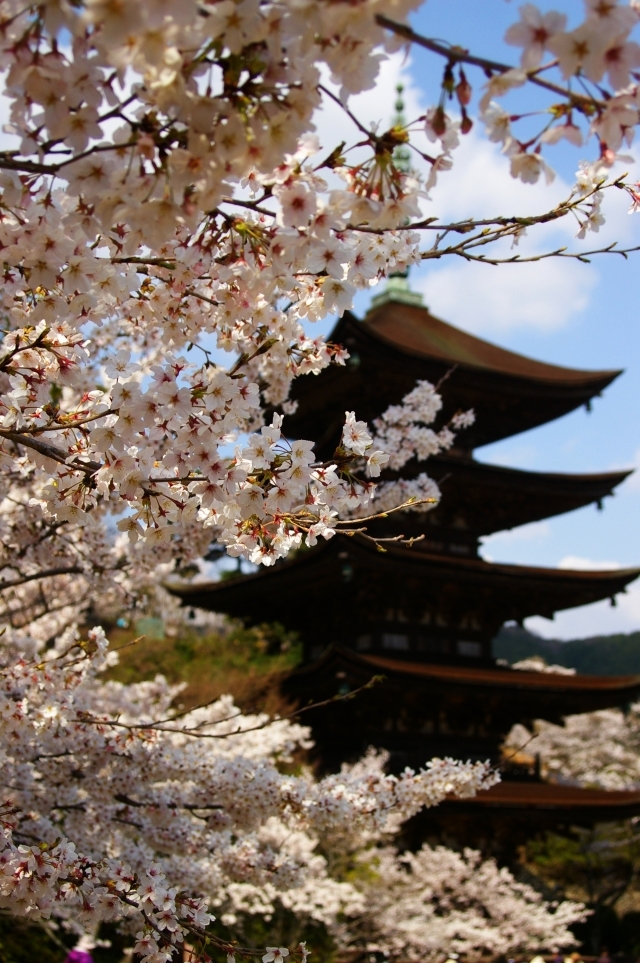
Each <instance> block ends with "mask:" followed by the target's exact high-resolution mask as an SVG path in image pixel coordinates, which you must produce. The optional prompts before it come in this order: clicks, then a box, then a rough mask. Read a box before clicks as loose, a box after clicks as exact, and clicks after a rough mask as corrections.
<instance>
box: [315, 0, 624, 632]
mask: <svg viewBox="0 0 640 963" xmlns="http://www.w3.org/2000/svg"><path fill="white" fill-rule="evenodd" d="M540 6H541V7H542V8H543V9H549V8H550V5H547V4H544V3H541V4H540ZM552 6H553V8H554V9H562V10H563V11H565V12H566V13H567V14H568V15H569V22H570V23H572V22H573V24H574V25H577V23H578V22H579V21H580V18H581V17H582V11H583V5H582V2H576V0H568V2H565V3H555V4H553V5H552ZM517 16H518V14H517V7H516V5H515V4H514V3H509V2H507V0H482V3H479V2H478V0H428V2H427V3H426V4H425V5H424V6H423V7H422V8H421V9H420V11H418V13H417V14H416V15H414V16H413V17H412V24H413V26H414V29H416V30H417V31H419V32H420V33H423V34H424V35H426V36H429V37H432V38H437V39H440V40H447V41H450V42H452V43H457V44H461V45H463V46H466V47H469V48H470V49H472V50H473V52H474V53H476V54H479V55H481V56H485V57H488V58H491V59H497V60H501V61H504V62H508V63H513V64H515V63H516V62H517V59H518V51H517V50H516V49H514V48H513V47H509V46H507V45H506V44H504V43H503V41H502V39H501V38H502V37H503V35H504V32H505V30H506V28H507V27H508V26H509V24H510V23H512V22H513V21H514V20H516V19H517ZM423 54H424V56H423ZM441 70H442V63H441V62H438V60H437V59H436V58H435V57H433V56H432V55H431V54H429V53H427V52H426V51H418V52H416V51H415V50H414V51H412V53H411V55H410V58H409V59H407V58H406V57H405V55H404V53H402V52H400V53H399V54H398V55H396V56H394V58H392V60H391V61H390V62H388V63H387V64H386V65H385V66H384V67H383V71H382V74H381V77H380V81H379V84H378V86H377V87H376V89H375V91H372V92H367V93H365V94H362V95H360V96H359V97H358V98H356V100H355V101H354V112H355V113H356V115H357V116H358V117H359V118H360V119H361V120H365V121H366V122H371V121H375V120H376V119H381V120H382V122H383V123H386V122H387V120H388V118H389V117H390V116H391V115H392V113H393V102H394V100H395V96H396V94H395V85H396V84H397V82H398V80H401V81H402V82H403V83H404V85H405V88H406V89H405V94H404V96H405V101H406V115H407V118H408V119H411V118H412V117H417V116H419V115H420V114H421V113H424V109H425V107H427V106H429V105H431V104H433V103H434V100H435V98H436V97H437V95H438V92H439V81H440V76H441V73H440V72H441ZM469 79H470V81H471V83H472V84H474V85H475V86H477V87H480V86H481V84H482V83H483V82H484V78H483V77H482V75H481V74H479V73H472V72H469ZM507 105H508V101H507ZM345 125H346V126H345ZM318 128H319V134H320V138H321V140H322V141H323V143H324V142H328V140H327V139H328V138H329V137H330V136H331V137H332V140H333V141H334V142H335V141H337V140H338V139H339V138H341V137H342V136H343V134H342V131H343V130H344V133H345V134H347V135H348V137H347V139H351V138H350V137H349V135H350V133H351V132H350V131H349V130H348V121H346V120H345V118H344V117H342V116H339V115H338V114H337V113H336V112H335V111H333V110H330V111H326V112H325V113H324V114H323V115H321V116H320V117H319V118H318ZM477 128H478V125H477V124H476V126H475V127H474V130H473V131H472V132H471V134H470V135H468V137H467V138H466V139H465V141H464V142H463V144H462V146H461V147H460V148H459V149H458V150H457V151H456V152H455V154H454V157H455V162H454V169H453V171H452V172H450V173H448V174H444V175H442V176H441V178H440V180H439V182H438V185H437V187H436V189H435V190H434V191H433V192H432V195H431V196H432V200H431V202H427V204H426V207H425V212H428V213H437V214H438V215H440V216H448V217H457V218H462V217H465V216H468V215H470V214H473V215H489V214H508V213H519V214H520V213H522V214H524V213H532V212H533V213H535V212H537V211H542V210H544V209H547V208H548V207H550V206H552V204H553V203H555V202H556V201H558V200H560V199H561V198H563V197H565V196H567V195H568V194H569V191H570V189H571V186H572V184H573V181H574V176H573V175H574V173H575V171H576V169H577V166H578V161H579V160H580V159H582V158H583V157H592V156H593V151H594V148H593V145H590V146H589V147H586V148H581V149H577V148H573V147H571V148H568V149H559V150H556V149H553V150H552V151H551V152H549V154H548V159H549V161H550V163H551V164H552V166H553V167H554V169H555V170H556V175H557V176H556V179H555V181H554V182H553V183H552V184H551V185H549V186H547V185H536V186H533V187H532V186H529V185H523V184H521V183H520V182H518V181H515V180H513V179H512V178H511V177H510V175H509V170H508V162H507V161H506V159H505V158H504V157H502V156H501V155H500V153H499V150H498V149H497V145H493V144H490V143H489V142H488V141H487V140H486V138H484V136H483V134H482V131H478V130H477ZM630 153H631V154H633V148H632V149H631V151H630ZM625 170H628V171H629V172H630V173H631V174H632V175H634V172H635V177H633V179H640V172H637V170H636V167H635V162H634V163H629V162H627V163H625V164H624V165H621V166H620V167H619V168H616V173H618V172H619V173H622V172H623V171H625ZM610 193H611V194H612V195H613V194H615V196H612V197H610V198H608V201H609V203H608V204H607V205H606V213H607V224H606V225H605V226H604V227H603V228H602V229H601V231H600V233H599V234H597V235H593V234H592V235H591V236H590V237H589V238H588V240H587V246H588V247H599V246H601V245H603V244H608V243H610V242H611V241H613V240H618V241H619V242H620V243H621V244H622V245H623V246H632V245H633V244H640V215H635V216H629V215H628V213H627V210H628V206H629V205H628V201H627V198H626V196H624V195H623V194H622V192H620V193H618V192H613V191H612V192H610ZM575 231H576V227H575V223H569V222H568V221H567V223H566V224H565V223H563V224H562V225H561V226H559V227H551V228H548V229H547V228H545V229H544V230H542V231H540V232H539V233H537V234H535V235H533V234H532V235H531V236H530V237H529V238H528V239H526V240H525V242H524V243H523V244H521V248H522V250H523V251H524V252H526V253H539V252H541V251H543V250H549V249H553V248H555V247H558V246H561V245H567V244H568V245H571V248H572V249H573V250H579V249H580V246H581V243H582V242H579V241H576V240H575V239H574V236H573V235H574V234H575ZM582 247H583V249H585V244H584V243H583V244H582ZM639 271H640V252H638V254H635V255H633V254H632V255H630V257H629V259H628V260H626V261H625V260H624V259H623V258H621V257H618V256H613V255H600V256H599V257H596V258H594V259H593V260H592V262H591V263H590V264H582V263H579V262H577V261H567V260H553V259H550V260H545V261H542V262H538V263H535V264H528V265H504V266H500V267H493V266H489V265H469V264H467V263H465V262H463V261H455V262H454V261H452V260H450V261H431V262H429V264H428V265H426V266H423V267H421V268H420V269H419V270H415V269H414V270H413V271H412V274H411V284H412V287H413V288H414V289H416V290H419V291H420V292H421V293H422V294H423V295H424V300H425V303H426V304H427V305H428V307H429V308H430V309H431V311H432V312H433V313H434V314H436V315H437V316H439V317H441V318H442V319H444V320H446V321H449V322H451V323H452V324H455V325H457V326H459V327H461V328H463V329H465V330H467V331H470V332H472V333H473V334H476V335H478V336H480V337H483V338H486V339H488V340H490V341H493V342H495V343H497V344H500V345H502V346H504V347H506V348H509V349H511V350H513V351H518V352H520V353H522V354H526V355H530V356H531V357H535V358H538V359H540V360H543V361H548V362H552V363H555V364H559V365H566V366H569V367H575V368H595V369H603V368H605V369H624V374H622V375H621V376H620V377H619V378H618V379H617V380H616V381H615V382H614V383H613V384H612V385H611V386H610V387H609V388H608V389H607V390H606V391H605V392H604V394H603V396H602V397H601V398H596V399H595V400H594V402H593V405H592V411H591V413H587V412H586V411H585V409H584V408H583V409H581V410H579V411H576V412H573V413H572V414H570V415H568V416H566V417H564V418H561V419H559V420H558V421H556V422H554V423H552V424H549V425H546V426H543V427H541V428H538V429H535V430H533V431H529V432H525V433H523V434H521V435H517V436H514V437H513V438H510V439H506V440H504V441H502V442H499V443H497V444H494V445H490V446H486V447H485V448H483V449H478V450H477V451H476V457H477V458H478V459H479V460H481V461H485V462H491V463H493V464H498V465H508V466H511V467H514V468H522V469H529V470H532V471H557V472H598V471H608V470H612V469H619V468H633V467H634V466H635V467H636V468H638V469H640V422H639V420H638V409H639V407H640V329H639V325H638V313H639V312H638V308H639V302H638V292H637V290H636V283H637V278H638V275H639ZM367 302H368V295H365V294H363V295H359V296H358V300H357V303H356V312H357V313H358V314H359V315H360V316H362V314H363V313H364V312H365V311H366V308H367ZM322 327H323V329H324V330H328V329H330V327H331V325H330V323H325V324H323V325H322ZM482 553H483V556H484V557H485V558H487V559H490V560H494V561H500V562H513V563H520V564H530V565H541V566H560V567H564V568H572V567H573V568H598V567H601V568H612V567H620V566H623V567H627V566H636V565H637V566H640V471H639V472H638V474H637V475H636V476H632V477H631V478H630V479H629V480H628V481H626V482H625V483H624V484H623V485H621V486H620V488H619V489H618V491H617V493H616V495H615V497H613V498H608V499H606V500H605V502H604V510H603V511H601V512H600V511H597V509H596V507H595V506H590V507H587V508H584V509H581V510H579V511H576V512H573V513H570V514H567V515H565V516H561V517H559V518H552V519H549V520H547V521H544V522H539V523H535V524H532V525H527V526H524V527H522V528H520V529H515V530H513V531H511V532H503V533H498V534H495V535H493V536H491V537H489V538H487V539H485V540H484V545H483V550H482ZM526 625H527V627H528V628H530V629H531V630H532V631H535V632H538V633H539V634H541V635H544V636H546V637H550V638H561V639H571V638H580V637H585V636H592V635H596V634H608V633H613V632H631V631H635V630H640V580H638V582H637V583H636V584H635V585H632V586H631V587H630V588H629V590H628V591H627V593H626V594H623V595H620V596H618V600H617V605H616V607H612V606H611V605H610V603H609V602H608V601H607V602H601V603H597V604H596V605H591V606H585V607H583V608H580V609H573V610H568V611H566V612H563V613H558V614H557V615H556V617H555V619H554V620H548V619H543V618H541V617H533V618H531V619H529V620H527V623H526Z"/></svg>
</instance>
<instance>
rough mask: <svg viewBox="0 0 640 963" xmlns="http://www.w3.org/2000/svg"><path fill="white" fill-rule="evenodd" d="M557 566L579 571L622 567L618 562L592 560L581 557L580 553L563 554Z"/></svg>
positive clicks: (613, 569)
mask: <svg viewBox="0 0 640 963" xmlns="http://www.w3.org/2000/svg"><path fill="white" fill-rule="evenodd" d="M558 568H569V569H574V570H575V571H579V572H597V571H598V570H600V571H608V572H612V571H615V569H617V568H622V565H620V563H619V562H594V561H593V559H591V558H582V557H581V556H580V555H565V556H564V558H561V559H560V561H559V562H558Z"/></svg>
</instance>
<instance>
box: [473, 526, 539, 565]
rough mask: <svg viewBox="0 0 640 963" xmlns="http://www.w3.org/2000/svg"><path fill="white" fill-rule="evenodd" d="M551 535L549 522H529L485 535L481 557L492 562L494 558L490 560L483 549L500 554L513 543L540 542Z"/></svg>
mask: <svg viewBox="0 0 640 963" xmlns="http://www.w3.org/2000/svg"><path fill="white" fill-rule="evenodd" d="M550 534H551V526H550V525H549V522H546V521H544V522H530V523H529V524H528V525H520V526H519V527H518V528H512V529H510V530H508V531H504V532H495V534H493V535H487V536H486V537H485V538H483V539H482V555H483V558H486V559H487V561H493V558H494V556H493V555H492V557H491V558H489V556H488V555H487V554H486V552H485V549H487V548H488V549H489V550H490V551H491V552H492V553H494V552H495V551H497V552H498V554H499V553H500V551H501V550H502V548H503V547H504V546H507V547H508V546H509V545H512V544H513V543H514V542H515V543H518V542H535V541H541V540H544V539H545V538H548V537H549V536H550Z"/></svg>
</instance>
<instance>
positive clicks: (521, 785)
mask: <svg viewBox="0 0 640 963" xmlns="http://www.w3.org/2000/svg"><path fill="white" fill-rule="evenodd" d="M447 802H448V803H449V804H454V805H456V806H457V804H458V803H463V802H470V803H471V805H472V806H473V808H477V807H491V808H494V807H497V808H499V809H527V810H530V809H556V810H572V811H575V810H576V809H584V808H586V809H589V810H592V811H595V812H596V813H598V814H599V815H598V818H599V819H626V818H629V817H630V816H632V815H638V813H640V790H637V789H585V788H583V787H582V786H567V785H564V784H562V783H550V782H525V781H523V782H518V781H515V780H514V781H505V782H500V783H498V784H497V785H496V786H492V787H491V789H482V790H480V792H479V793H478V794H477V795H476V796H474V797H473V798H472V799H470V800H462V799H454V798H451V799H449V800H447ZM627 810H629V811H628V812H627ZM631 810H632V811H631ZM603 812H607V815H603V814H602V813H603Z"/></svg>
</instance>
